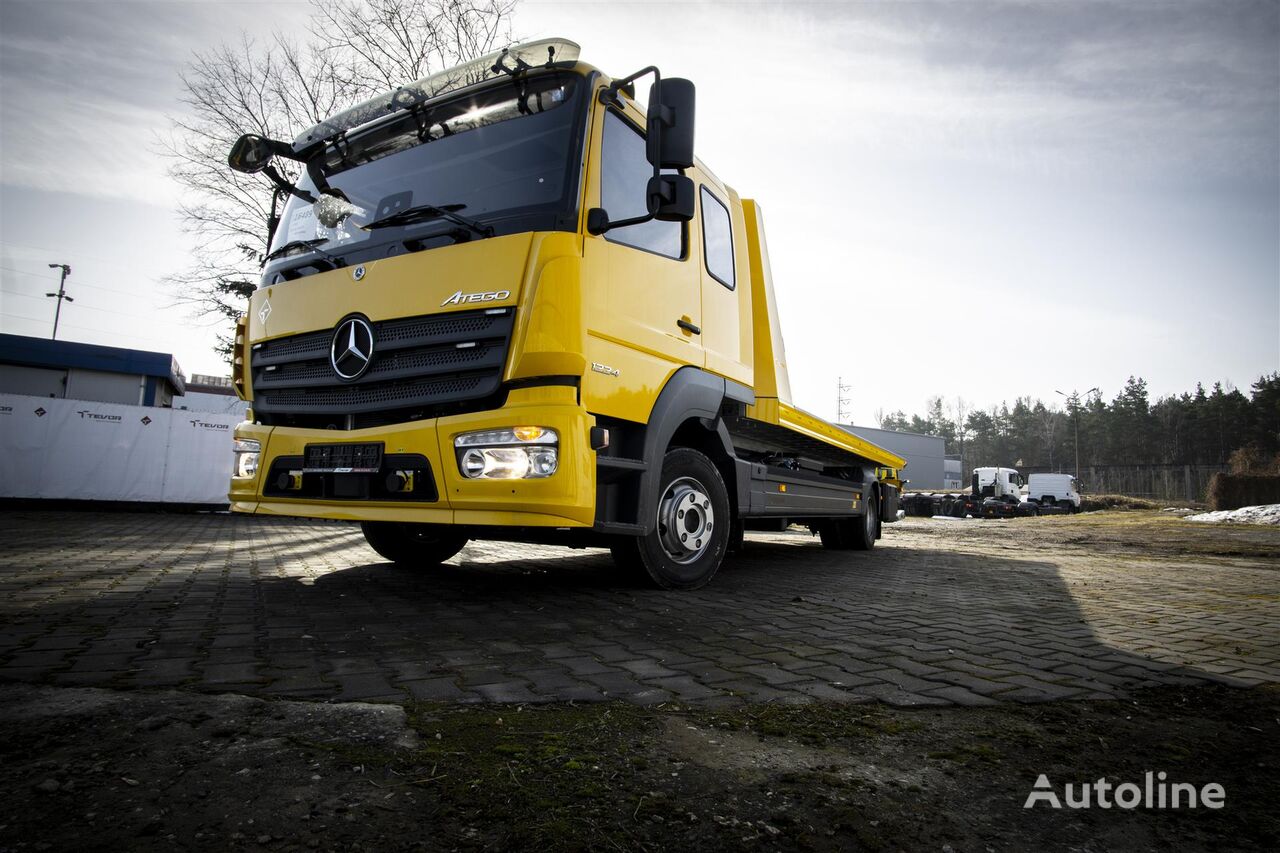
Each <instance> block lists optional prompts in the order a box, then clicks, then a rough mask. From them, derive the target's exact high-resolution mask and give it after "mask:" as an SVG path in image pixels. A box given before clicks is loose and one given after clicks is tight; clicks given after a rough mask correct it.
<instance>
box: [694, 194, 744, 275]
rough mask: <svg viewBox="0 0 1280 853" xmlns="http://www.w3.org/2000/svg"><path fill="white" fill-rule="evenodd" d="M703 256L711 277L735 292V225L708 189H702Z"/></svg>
mask: <svg viewBox="0 0 1280 853" xmlns="http://www.w3.org/2000/svg"><path fill="white" fill-rule="evenodd" d="M702 254H703V256H704V257H705V258H706V261H707V272H709V273H711V277H712V278H714V279H715V280H716V281H718V282H720V283H721V284H723V285H724V286H725V287H727V288H729V289H730V290H733V288H734V287H735V286H736V285H737V279H735V278H734V269H733V225H732V224H731V223H730V221H729V208H727V207H725V206H724V202H722V201H720V199H718V198H716V197H715V196H714V195H712V193H711V192H710V191H709V190H708V189H707V188H706V187H703V188H702Z"/></svg>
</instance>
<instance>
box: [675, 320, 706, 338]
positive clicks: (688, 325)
mask: <svg viewBox="0 0 1280 853" xmlns="http://www.w3.org/2000/svg"><path fill="white" fill-rule="evenodd" d="M676 325H677V326H679V327H680V328H682V329H684V330H685V331H686V332H689V333H690V334H694V335H700V334H702V327H701V326H695V325H694V324H693V323H692V322H690V320H689V318H688V317H681V318H680V319H679V320H676Z"/></svg>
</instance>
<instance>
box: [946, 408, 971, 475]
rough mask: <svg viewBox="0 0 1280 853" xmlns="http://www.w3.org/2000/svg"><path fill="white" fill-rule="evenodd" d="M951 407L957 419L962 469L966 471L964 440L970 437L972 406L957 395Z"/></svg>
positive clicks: (957, 442)
mask: <svg viewBox="0 0 1280 853" xmlns="http://www.w3.org/2000/svg"><path fill="white" fill-rule="evenodd" d="M949 408H950V409H951V414H952V417H953V418H954V419H955V423H956V444H958V445H959V451H960V469H961V470H962V471H964V470H967V468H966V467H965V462H966V461H967V460H966V459H965V456H964V442H965V439H966V438H968V437H969V424H968V419H969V410H970V408H971V406H970V404H969V401H968V400H966V399H965V398H964V397H961V396H958V395H957V396H956V398H955V400H953V401H952V402H951V406H950V407H949Z"/></svg>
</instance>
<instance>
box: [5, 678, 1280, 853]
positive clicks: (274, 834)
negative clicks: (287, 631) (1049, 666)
mask: <svg viewBox="0 0 1280 853" xmlns="http://www.w3.org/2000/svg"><path fill="white" fill-rule="evenodd" d="M0 718H2V720H3V722H0V738H2V742H3V744H4V746H3V768H2V769H0V783H2V784H3V788H4V790H5V791H7V792H8V793H7V796H6V812H7V814H6V815H5V817H4V818H3V825H0V849H4V850H13V851H18V850H171V849H179V850H182V849H209V850H227V849H231V850H282V851H283V850H367V851H384V850H454V849H461V850H523V849H535V848H540V849H545V850H607V849H614V850H697V849H701V850H757V849H761V850H900V849H901V850H942V851H945V850H953V851H966V850H976V851H991V850H1028V849H1039V850H1119V849H1123V850H1148V849H1150V850H1154V849H1169V848H1177V849H1181V850H1234V849H1239V850H1250V849H1253V850H1262V849H1275V847H1276V845H1277V844H1280V825H1278V824H1277V817H1276V811H1275V803H1276V802H1280V783H1278V782H1277V780H1278V779H1280V774H1278V773H1277V771H1278V769H1280V747H1278V746H1277V744H1280V691H1278V690H1277V689H1276V688H1274V687H1272V686H1267V687H1258V688H1253V689H1251V690H1238V689H1232V688H1226V687H1212V688H1155V689H1152V690H1147V691H1142V692H1140V693H1139V694H1138V695H1137V696H1135V697H1134V698H1133V699H1132V700H1127V701H1109V702H1059V703H1051V704H1042V705H1032V706H1028V705H1002V706H995V707H989V708H969V709H961V708H952V709H930V710H914V711H913V710H894V709H888V708H885V707H883V706H880V705H848V704H845V705H829V704H811V705H804V706H799V705H757V706H745V707H741V708H736V709H731V710H711V709H697V708H688V707H678V706H676V707H658V708H640V707H636V706H634V705H622V704H591V705H585V706H572V705H550V706H548V705H541V706H510V705H505V706H504V705H496V706H495V705H490V706H473V707H466V708H463V707H458V706H452V707H450V706H440V705H410V706H408V707H406V708H403V709H402V708H400V707H398V706H394V705H369V704H324V703H305V702H289V701H278V702H271V701H264V700H259V699H249V698H245V697H237V696H197V695H193V694H189V693H177V692H165V693H142V692H135V693H125V692H113V691H104V690H97V689H92V688H41V687H30V686H9V687H6V688H3V689H2V690H0ZM1146 771H1153V772H1161V771H1163V772H1164V773H1166V774H1167V778H1168V780H1169V781H1170V782H1173V781H1178V782H1191V783H1193V784H1195V785H1196V786H1197V787H1198V788H1199V787H1200V786H1203V785H1205V784H1206V783H1209V782H1217V783H1219V784H1220V785H1222V786H1223V788H1224V789H1225V791H1226V797H1225V806H1224V807H1223V808H1221V809H1218V810H1210V809H1206V808H1203V807H1201V808H1197V809H1181V810H1165V811H1157V810H1150V809H1135V810H1120V809H1117V808H1112V809H1110V810H1101V809H1098V808H1093V809H1089V810H1070V809H1066V808H1063V809H1060V810H1055V809H1053V808H1051V807H1050V806H1048V805H1044V804H1040V805H1037V806H1035V807H1034V808H1031V809H1025V808H1023V806H1024V803H1025V802H1026V800H1027V797H1028V794H1029V793H1030V792H1031V790H1032V785H1033V784H1034V783H1035V781H1036V779H1037V777H1038V775H1039V774H1041V773H1044V774H1046V775H1047V777H1048V779H1049V780H1050V782H1051V784H1052V785H1053V787H1054V788H1055V789H1056V790H1057V791H1058V792H1059V797H1060V798H1061V797H1062V787H1063V786H1064V785H1065V784H1066V783H1068V782H1071V783H1080V782H1091V781H1093V780H1095V779H1099V778H1103V777H1105V778H1107V779H1108V780H1110V781H1111V782H1112V783H1113V784H1118V783H1121V782H1127V781H1134V782H1137V783H1139V784H1141V783H1142V781H1143V778H1144V773H1145V772H1146Z"/></svg>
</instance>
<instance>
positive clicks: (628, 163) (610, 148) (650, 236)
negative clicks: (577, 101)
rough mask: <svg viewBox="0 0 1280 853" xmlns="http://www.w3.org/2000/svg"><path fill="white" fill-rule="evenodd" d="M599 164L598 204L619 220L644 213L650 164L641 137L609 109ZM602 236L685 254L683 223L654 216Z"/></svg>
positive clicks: (667, 254) (675, 255)
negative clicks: (659, 219) (660, 219)
mask: <svg viewBox="0 0 1280 853" xmlns="http://www.w3.org/2000/svg"><path fill="white" fill-rule="evenodd" d="M602 148H603V150H602V152H601V166H600V206H601V207H603V208H604V209H605V211H606V212H607V213H608V214H609V219H610V220H613V221H615V222H616V221H618V220H620V219H630V218H631V217H633V216H644V215H645V214H646V213H648V212H649V211H648V210H647V209H646V207H645V193H646V191H647V189H648V186H649V179H650V178H652V177H653V166H652V165H651V164H650V163H649V161H648V159H646V157H645V142H644V137H643V136H642V135H641V134H640V132H639V131H637V130H636V129H635V128H634V127H632V126H631V125H630V124H628V123H627V121H626V120H624V119H623V118H621V117H619V116H618V115H616V114H615V113H613V112H612V111H610V112H607V113H605V117H604V143H603V146H602ZM604 236H605V239H606V240H609V241H610V242H612V243H622V244H623V245H625V246H632V247H634V248H637V249H643V250H644V251H646V252H653V253H654V254H657V255H663V256H664V257H668V258H674V259H677V260H678V259H681V258H683V257H684V223H682V222H660V221H658V220H656V219H653V220H650V221H649V222H645V223H643V224H640V225H629V226H626V227H625V228H617V229H614V230H611V231H608V232H606V233H605V235H604Z"/></svg>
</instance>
